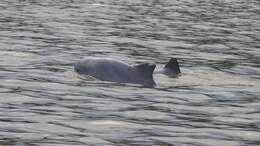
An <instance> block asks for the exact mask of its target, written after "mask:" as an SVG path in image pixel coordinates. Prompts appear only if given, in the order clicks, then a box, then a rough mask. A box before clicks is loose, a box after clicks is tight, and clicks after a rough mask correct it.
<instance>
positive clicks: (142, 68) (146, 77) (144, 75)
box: [134, 63, 156, 86]
mask: <svg viewBox="0 0 260 146" xmlns="http://www.w3.org/2000/svg"><path fill="white" fill-rule="evenodd" d="M155 67H156V65H155V64H150V63H142V64H138V65H135V66H134V68H135V70H136V72H137V74H138V76H139V77H140V79H141V80H142V82H143V84H144V85H145V86H155V85H156V83H155V82H154V79H153V71H154V69H155Z"/></svg>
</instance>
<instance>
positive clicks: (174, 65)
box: [164, 58, 181, 74]
mask: <svg viewBox="0 0 260 146" xmlns="http://www.w3.org/2000/svg"><path fill="white" fill-rule="evenodd" d="M164 68H165V69H169V70H171V71H172V72H174V73H175V74H179V73H181V70H180V66H179V63H178V61H177V59H176V58H171V59H170V60H169V61H168V63H167V64H166V65H165V66H164Z"/></svg>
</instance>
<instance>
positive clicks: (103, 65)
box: [74, 57, 180, 87]
mask: <svg viewBox="0 0 260 146" xmlns="http://www.w3.org/2000/svg"><path fill="white" fill-rule="evenodd" d="M176 63H177V64H176ZM155 67H156V65H155V64H151V63H142V64H138V65H133V66H131V65H128V64H126V63H124V62H121V61H118V60H114V59H109V58H97V57H86V58H84V59H82V60H80V61H79V62H77V63H76V64H75V65H74V70H75V71H76V72H77V73H79V74H80V75H87V76H91V77H94V78H96V79H98V80H101V81H110V82H118V83H131V84H141V85H144V86H146V87H154V86H155V85H156V83H155V82H154V79H153V72H154V69H155ZM156 73H161V74H165V75H167V76H170V77H172V76H173V75H175V74H179V73H180V69H179V65H178V62H177V59H175V58H172V59H171V60H170V61H169V62H168V63H167V64H166V66H165V67H164V68H163V69H162V70H159V71H157V72H156Z"/></svg>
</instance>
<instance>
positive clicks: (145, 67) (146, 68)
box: [134, 63, 156, 75]
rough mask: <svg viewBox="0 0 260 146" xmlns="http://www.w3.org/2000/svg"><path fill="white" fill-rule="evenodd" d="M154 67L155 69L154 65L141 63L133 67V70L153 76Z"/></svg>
mask: <svg viewBox="0 0 260 146" xmlns="http://www.w3.org/2000/svg"><path fill="white" fill-rule="evenodd" d="M155 67H156V65H155V64H150V63H142V64H138V65H135V66H134V68H136V69H137V70H138V71H140V72H143V73H147V74H149V75H152V74H153V71H154V69H155Z"/></svg>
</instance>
